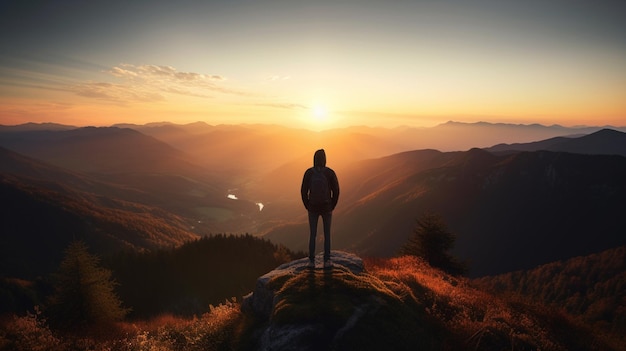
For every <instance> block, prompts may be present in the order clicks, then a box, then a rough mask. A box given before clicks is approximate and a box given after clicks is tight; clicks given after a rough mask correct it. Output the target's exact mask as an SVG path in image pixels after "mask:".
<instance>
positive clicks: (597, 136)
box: [485, 129, 626, 156]
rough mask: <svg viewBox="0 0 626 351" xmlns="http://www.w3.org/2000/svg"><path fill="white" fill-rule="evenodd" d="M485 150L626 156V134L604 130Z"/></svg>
mask: <svg viewBox="0 0 626 351" xmlns="http://www.w3.org/2000/svg"><path fill="white" fill-rule="evenodd" d="M485 150H487V151H490V152H498V153H503V152H512V151H539V150H546V151H556V152H559V151H560V152H571V153H576V154H588V155H621V156H626V133H624V132H620V131H618V130H615V129H602V130H600V131H597V132H594V133H591V134H588V135H584V136H579V137H556V138H551V139H548V140H542V141H537V142H533V143H518V144H499V145H495V146H492V147H489V148H486V149H485Z"/></svg>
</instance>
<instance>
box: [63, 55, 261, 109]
mask: <svg viewBox="0 0 626 351" xmlns="http://www.w3.org/2000/svg"><path fill="white" fill-rule="evenodd" d="M105 73H108V74H110V75H111V76H113V77H115V78H116V79H117V80H118V82H119V83H108V82H88V83H82V84H79V85H76V86H74V88H73V91H74V92H75V93H76V94H78V95H80V96H84V97H88V98H94V99H101V100H109V101H114V102H120V103H130V102H158V101H165V100H167V95H169V94H175V95H182V96H190V97H196V98H205V99H208V98H213V97H214V93H220V94H229V95H239V96H252V95H253V94H251V93H247V92H244V91H240V90H236V89H231V88H227V87H224V86H222V85H221V83H223V82H225V81H226V78H225V77H223V76H220V75H215V74H202V73H196V72H184V71H179V70H177V69H176V68H174V67H172V66H159V65H133V64H128V63H122V64H120V65H117V66H115V67H112V68H111V69H109V70H106V71H105Z"/></svg>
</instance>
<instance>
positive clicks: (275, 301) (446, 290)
mask: <svg viewBox="0 0 626 351" xmlns="http://www.w3.org/2000/svg"><path fill="white" fill-rule="evenodd" d="M319 259H321V257H318V260H319ZM333 260H334V261H333V262H334V267H333V268H332V269H330V270H324V269H322V268H320V266H319V263H320V262H318V265H317V268H315V269H311V268H309V267H307V263H308V260H307V259H302V260H298V261H293V262H290V263H287V264H285V265H282V266H280V267H278V268H277V269H275V270H273V271H272V272H269V273H268V274H266V275H264V276H263V277H261V278H259V280H258V282H257V287H256V289H255V291H254V293H253V294H251V295H250V296H248V297H247V298H246V299H245V300H244V302H243V305H242V311H243V312H244V316H245V318H248V319H249V322H248V323H250V324H248V327H247V328H248V329H247V331H246V332H247V334H244V335H242V339H241V341H242V344H241V345H239V346H240V347H241V348H242V349H251V350H296V349H297V350H385V349H386V350H504V349H515V350H517V349H520V350H536V349H542V350H543V349H546V350H573V349H576V350H594V349H602V350H611V349H612V348H611V346H610V345H608V344H606V343H604V342H603V341H601V340H600V339H599V338H597V337H596V336H594V335H593V333H592V332H591V331H590V330H588V329H586V328H585V327H583V326H581V325H577V324H576V323H574V322H572V321H571V320H570V319H569V317H567V316H565V315H564V314H562V313H560V312H557V311H556V310H550V309H544V308H539V307H532V306H529V305H525V304H521V303H512V302H507V301H504V300H499V299H496V298H494V297H493V296H490V295H488V294H486V293H484V292H481V291H479V290H476V289H473V288H471V287H470V286H469V284H468V282H467V281H466V280H463V279H457V278H453V277H451V276H448V275H446V274H444V273H442V272H441V271H438V270H435V269H433V268H431V267H429V266H428V265H426V264H424V263H423V262H422V261H420V260H417V259H415V258H409V257H403V258H396V259H390V260H379V261H370V264H369V265H368V269H367V270H364V268H363V264H362V261H361V259H360V258H358V257H357V256H354V255H352V254H348V253H345V252H339V251H334V252H333ZM250 321H251V322H250Z"/></svg>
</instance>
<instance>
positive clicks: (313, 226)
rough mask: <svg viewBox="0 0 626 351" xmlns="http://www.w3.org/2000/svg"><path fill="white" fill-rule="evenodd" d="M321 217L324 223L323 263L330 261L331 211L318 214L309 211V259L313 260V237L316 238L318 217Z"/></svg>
mask: <svg viewBox="0 0 626 351" xmlns="http://www.w3.org/2000/svg"><path fill="white" fill-rule="evenodd" d="M320 216H322V221H323V222H324V261H326V260H328V259H330V223H331V222H332V219H333V213H332V212H331V211H328V212H324V213H318V212H311V211H309V229H310V233H311V235H310V237H309V259H310V260H314V259H315V237H316V236H317V222H318V219H319V217H320Z"/></svg>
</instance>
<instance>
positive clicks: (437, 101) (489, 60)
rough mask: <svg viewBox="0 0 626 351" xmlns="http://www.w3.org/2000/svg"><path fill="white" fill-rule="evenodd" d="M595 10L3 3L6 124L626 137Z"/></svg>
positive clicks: (614, 8)
mask: <svg viewBox="0 0 626 351" xmlns="http://www.w3.org/2000/svg"><path fill="white" fill-rule="evenodd" d="M625 13H626V9H625V8H624V4H623V3H622V2H619V1H605V2H601V3H593V4H590V3H586V2H571V1H564V0H558V1H552V2H549V3H546V2H542V1H535V0H533V1H526V2H502V1H490V0H472V1H458V0H450V1H445V2H429V1H397V2H393V3H389V2H382V1H353V0H346V1H339V2H337V1H326V0H323V1H317V2H314V3H294V2H290V1H282V0H263V1H238V2H220V1H198V0H185V1H181V2H176V3H171V2H169V1H161V0H157V1H144V0H140V1H134V2H131V3H129V2H127V1H119V0H114V1H106V2H105V1H90V2H81V1H73V0H61V1H55V2H53V3H50V2H44V1H34V2H27V3H24V2H21V1H5V2H3V3H2V4H0V30H2V32H3V33H5V35H3V36H2V37H0V124H10V125H15V124H22V123H26V122H35V123H40V122H48V121H53V122H56V123H61V124H67V125H77V126H83V125H98V126H101V125H111V124H116V123H135V124H145V123H148V122H151V121H163V120H167V121H171V122H173V123H177V124H185V123H191V122H195V121H205V122H206V123H209V124H212V125H215V124H242V123H245V124H258V123H263V124H278V125H284V126H288V127H293V128H307V129H311V130H324V129H332V128H341V127H346V126H352V125H364V126H373V127H378V126H384V127H395V126H410V127H432V126H435V125H438V124H441V123H444V122H446V121H448V120H456V121H459V122H476V121H485V122H491V123H514V124H533V123H540V124H544V125H552V124H559V125H565V126H577V125H590V126H595V125H599V126H603V125H617V126H619V125H626V104H625V103H624V101H626V99H625V97H626V70H624V69H623V67H626V34H625V32H624V31H623V26H622V24H623V23H624V21H626V19H625V18H624V16H625V15H624V14H625Z"/></svg>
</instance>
